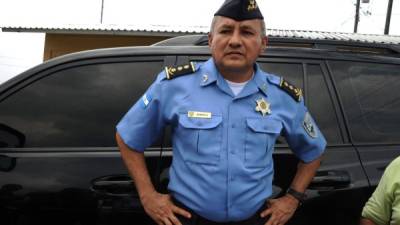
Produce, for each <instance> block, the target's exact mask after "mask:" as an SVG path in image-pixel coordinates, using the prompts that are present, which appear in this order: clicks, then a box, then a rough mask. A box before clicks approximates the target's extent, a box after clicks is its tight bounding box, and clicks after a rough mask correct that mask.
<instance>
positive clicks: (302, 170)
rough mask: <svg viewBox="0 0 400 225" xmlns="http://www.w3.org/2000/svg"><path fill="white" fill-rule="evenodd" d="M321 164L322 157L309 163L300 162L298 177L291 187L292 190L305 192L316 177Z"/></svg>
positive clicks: (296, 176)
mask: <svg viewBox="0 0 400 225" xmlns="http://www.w3.org/2000/svg"><path fill="white" fill-rule="evenodd" d="M320 164H321V157H319V158H317V159H315V160H313V161H311V162H309V163H304V162H301V161H300V162H299V164H298V166H297V172H296V175H295V177H294V179H293V181H292V183H291V185H290V187H291V188H293V189H295V190H296V191H298V192H305V190H306V189H307V187H308V185H309V184H310V183H311V180H312V179H313V177H314V176H315V173H316V172H317V169H318V168H319V166H320Z"/></svg>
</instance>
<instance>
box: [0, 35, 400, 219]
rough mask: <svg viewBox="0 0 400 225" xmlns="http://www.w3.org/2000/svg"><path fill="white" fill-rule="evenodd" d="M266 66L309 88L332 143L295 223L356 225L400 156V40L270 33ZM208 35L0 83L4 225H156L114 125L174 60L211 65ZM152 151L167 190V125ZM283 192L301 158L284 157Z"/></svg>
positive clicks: (65, 61) (78, 56)
mask: <svg viewBox="0 0 400 225" xmlns="http://www.w3.org/2000/svg"><path fill="white" fill-rule="evenodd" d="M270 44H271V46H270V47H269V48H267V50H266V51H265V53H264V54H262V55H261V56H260V57H259V60H258V63H259V65H260V66H261V68H262V69H264V70H265V71H268V72H271V73H275V74H278V75H280V76H283V77H285V78H286V79H287V80H289V81H290V82H292V83H293V84H295V85H296V86H298V87H302V88H303V93H304V96H305V102H306V104H307V106H308V108H309V109H310V111H311V112H312V115H313V116H314V118H315V120H316V121H317V123H318V125H319V127H320V128H321V130H322V132H323V133H324V135H325V137H326V139H327V141H328V145H327V149H326V153H325V156H324V159H323V162H322V166H321V168H320V169H319V170H318V173H317V175H316V176H315V178H314V179H313V181H312V183H311V185H310V187H309V188H308V190H307V195H308V199H307V201H306V202H305V203H304V204H303V205H302V206H301V207H300V208H299V209H298V211H297V213H296V215H295V217H294V218H293V219H292V221H291V224H309V225H322V224H324V225H345V224H357V223H358V219H359V216H360V212H361V209H362V207H363V205H364V203H365V201H366V200H367V199H368V197H369V196H370V194H371V192H372V191H373V190H374V188H375V186H376V185H377V183H378V181H379V179H380V177H381V175H382V172H383V170H384V169H385V166H386V165H387V164H388V163H389V162H390V161H391V160H392V159H394V158H395V157H396V156H397V155H399V154H400V116H399V115H400V91H399V90H398V88H399V87H400V48H399V45H398V44H390V43H367V42H358V41H351V40H335V38H327V39H299V38H289V37H286V38H285V37H279V38H273V37H271V38H270ZM206 45H207V37H206V36H186V37H179V38H175V39H171V40H168V41H164V42H161V43H159V44H157V45H155V46H148V47H127V48H115V49H101V50H93V51H86V52H81V53H75V54H70V55H67V56H63V57H59V58H57V59H53V60H50V61H48V62H45V63H43V64H41V65H39V66H36V67H34V68H32V69H30V70H28V71H26V72H24V73H22V74H20V75H19V76H17V77H15V78H13V79H11V80H9V81H8V82H6V83H4V84H2V85H1V86H0V224H2V225H14V224H68V225H72V224H74V225H75V224H82V225H83V224H139V225H146V224H153V222H152V221H151V219H149V217H147V216H146V215H145V213H144V211H143V208H142V207H141V204H140V201H139V198H138V196H137V192H136V191H135V188H134V185H133V183H132V180H131V179H130V177H129V176H128V174H127V170H126V168H125V166H124V164H123V162H122V160H121V157H120V153H119V151H118V148H117V147H116V142H115V140H114V134H115V125H116V124H117V122H118V121H119V120H120V119H121V117H122V116H123V115H124V114H125V113H126V112H127V110H128V109H129V108H130V107H131V105H132V104H134V102H136V100H137V99H139V98H140V96H141V95H142V94H143V93H144V92H145V90H146V89H147V87H148V86H149V85H150V83H151V82H152V81H153V80H154V79H155V76H156V74H157V73H158V72H159V71H161V70H162V69H163V67H164V66H167V65H175V64H183V63H186V62H188V61H205V60H206V59H208V58H209V57H210V52H209V49H208V47H207V46H206ZM164 133H165V135H164V137H161V138H160V139H159V140H158V141H157V142H156V143H154V145H153V146H152V147H150V148H148V149H147V150H146V151H145V155H146V160H147V163H148V167H149V171H150V172H151V176H152V179H153V182H154V184H155V186H156V187H157V189H158V190H159V191H161V192H166V191H167V188H166V186H167V183H168V168H169V165H170V162H171V158H172V150H171V142H170V136H171V134H170V131H169V130H168V129H167V130H166V131H165V132H164ZM274 160H275V179H274V195H275V196H279V195H281V194H283V193H284V191H285V190H286V189H287V187H288V185H289V182H290V181H291V180H292V177H293V175H294V173H295V170H296V164H297V159H296V158H295V157H294V155H293V154H292V153H291V151H290V150H289V148H288V145H287V144H286V142H285V140H284V139H281V138H280V139H278V143H277V144H276V149H275V153H274Z"/></svg>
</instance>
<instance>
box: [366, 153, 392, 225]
mask: <svg viewBox="0 0 400 225" xmlns="http://www.w3.org/2000/svg"><path fill="white" fill-rule="evenodd" d="M399 159H400V158H397V160H396V161H397V163H391V164H390V165H389V166H388V167H387V169H386V170H385V172H384V174H383V176H382V178H381V180H380V181H379V184H378V186H377V187H376V189H375V191H374V193H373V194H372V196H371V197H370V198H369V200H368V201H367V203H366V204H365V206H364V208H363V211H362V214H361V216H362V217H364V218H367V219H370V220H372V221H374V223H376V224H378V225H385V224H389V223H390V220H391V215H392V205H393V204H392V203H393V200H394V191H395V187H396V186H395V184H396V180H398V176H399V174H396V173H398V172H397V171H398V170H399V169H400V168H399V165H400V164H399V162H400V160H399ZM395 164H397V166H395Z"/></svg>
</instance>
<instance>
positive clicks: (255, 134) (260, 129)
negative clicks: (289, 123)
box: [244, 118, 282, 168]
mask: <svg viewBox="0 0 400 225" xmlns="http://www.w3.org/2000/svg"><path fill="white" fill-rule="evenodd" d="M246 125H247V129H246V142H245V159H244V164H245V166H246V167H248V168H263V167H266V166H268V165H270V163H271V162H272V152H273V151H272V150H273V148H274V145H275V141H276V139H277V137H278V136H279V134H280V132H281V130H282V123H281V122H280V121H278V120H275V119H273V118H262V119H260V118H247V119H246Z"/></svg>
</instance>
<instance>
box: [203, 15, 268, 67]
mask: <svg viewBox="0 0 400 225" xmlns="http://www.w3.org/2000/svg"><path fill="white" fill-rule="evenodd" d="M208 38H209V43H208V44H209V46H210V49H211V54H212V56H213V58H214V61H215V64H216V65H217V67H218V68H219V69H220V70H222V71H231V72H248V71H249V70H252V68H253V64H254V62H255V61H256V59H257V57H258V56H259V54H260V53H261V52H262V51H263V50H264V48H265V46H266V44H267V38H266V37H262V34H261V21H260V20H257V19H253V20H244V21H236V20H233V19H230V18H227V17H219V18H217V21H216V22H215V24H214V29H213V32H212V33H210V34H209V37H208Z"/></svg>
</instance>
